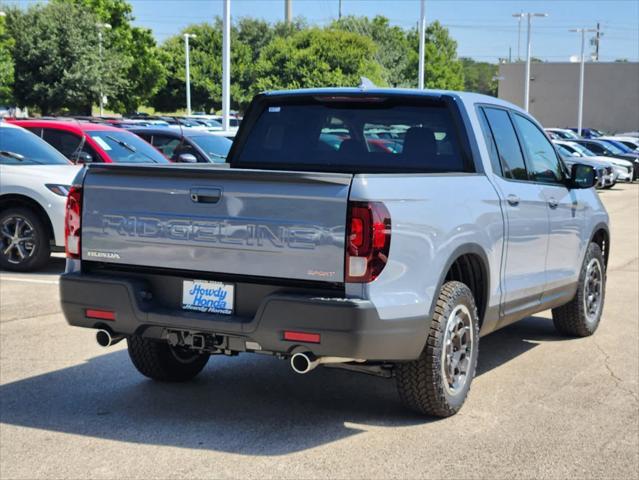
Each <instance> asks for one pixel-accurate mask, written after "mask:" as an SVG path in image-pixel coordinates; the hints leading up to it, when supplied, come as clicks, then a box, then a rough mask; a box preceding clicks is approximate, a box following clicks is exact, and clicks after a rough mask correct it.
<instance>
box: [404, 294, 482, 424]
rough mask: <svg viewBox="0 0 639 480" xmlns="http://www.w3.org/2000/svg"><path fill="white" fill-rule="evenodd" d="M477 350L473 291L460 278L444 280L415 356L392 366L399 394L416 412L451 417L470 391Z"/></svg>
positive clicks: (477, 320) (477, 321)
mask: <svg viewBox="0 0 639 480" xmlns="http://www.w3.org/2000/svg"><path fill="white" fill-rule="evenodd" d="M478 351H479V318H478V315H477V307H476V306H475V299H474V297H473V294H472V292H471V291H470V289H469V288H468V287H467V286H466V285H465V284H463V283H461V282H446V283H445V284H444V285H443V286H442V289H441V291H440V293H439V297H438V299H437V305H436V306H435V313H434V315H433V320H432V322H431V326H430V331H429V333H428V338H427V340H426V346H425V347H424V350H423V351H422V354H421V356H420V357H419V358H418V359H417V360H413V361H412V362H405V363H398V364H397V369H396V374H397V375H396V377H397V389H398V391H399V396H400V398H401V399H402V401H403V402H404V404H405V405H406V406H407V407H408V408H410V409H411V410H414V411H416V412H418V413H422V414H427V415H433V416H437V417H448V416H450V415H454V414H455V413H457V412H458V411H459V409H460V408H461V407H462V405H463V404H464V401H465V400H466V396H467V395H468V391H469V390H470V384H471V382H472V380H473V377H474V376H475V369H476V367H477V354H478Z"/></svg>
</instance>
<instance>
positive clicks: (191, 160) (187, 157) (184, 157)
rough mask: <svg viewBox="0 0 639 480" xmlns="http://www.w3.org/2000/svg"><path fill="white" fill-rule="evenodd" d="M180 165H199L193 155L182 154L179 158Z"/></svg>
mask: <svg viewBox="0 0 639 480" xmlns="http://www.w3.org/2000/svg"><path fill="white" fill-rule="evenodd" d="M178 162H180V163H197V158H195V155H193V154H192V153H182V154H180V156H179V157H178Z"/></svg>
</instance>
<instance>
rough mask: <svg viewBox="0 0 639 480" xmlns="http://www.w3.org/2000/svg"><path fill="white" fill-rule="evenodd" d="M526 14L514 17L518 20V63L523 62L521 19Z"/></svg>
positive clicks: (521, 13)
mask: <svg viewBox="0 0 639 480" xmlns="http://www.w3.org/2000/svg"><path fill="white" fill-rule="evenodd" d="M523 16H524V13H523V12H519V13H513V17H515V18H516V19H517V61H518V62H519V61H521V19H522V18H523Z"/></svg>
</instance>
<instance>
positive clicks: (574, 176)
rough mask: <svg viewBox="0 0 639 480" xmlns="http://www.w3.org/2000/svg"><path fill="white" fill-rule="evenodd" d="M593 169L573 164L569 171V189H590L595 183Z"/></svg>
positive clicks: (580, 164) (588, 166)
mask: <svg viewBox="0 0 639 480" xmlns="http://www.w3.org/2000/svg"><path fill="white" fill-rule="evenodd" d="M595 177H596V175H595V169H594V168H592V167H591V166H590V165H584V164H583V163H575V164H573V165H572V167H571V169H570V185H569V187H570V188H591V187H594V186H595V183H596V182H597V180H596V178H595Z"/></svg>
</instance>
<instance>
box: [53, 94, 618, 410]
mask: <svg viewBox="0 0 639 480" xmlns="http://www.w3.org/2000/svg"><path fill="white" fill-rule="evenodd" d="M228 163H229V165H227V166H214V165H211V166H208V165H207V166H205V167H196V166H191V165H170V166H165V165H108V164H91V165H89V166H88V169H86V172H85V173H83V174H82V175H80V176H79V177H78V178H77V179H76V182H75V185H74V186H73V188H72V190H71V193H70V194H69V199H68V206H67V218H66V251H67V257H68V260H67V267H66V272H65V273H64V275H63V276H62V278H61V282H60V293H61V301H62V308H63V310H64V314H65V316H66V318H67V320H68V322H69V323H70V324H71V325H75V326H80V327H86V328H93V329H97V330H98V331H97V340H98V342H99V343H100V344H101V345H104V346H108V345H112V344H114V343H116V342H118V341H119V340H122V339H124V338H125V339H126V340H127V344H128V351H129V354H130V357H131V360H132V362H133V364H134V365H135V367H136V368H137V369H138V370H139V371H140V372H141V373H142V374H144V375H146V376H147V377H150V378H152V379H155V380H160V381H184V380H188V379H190V378H192V377H194V376H195V375H197V374H198V373H199V372H200V371H201V370H202V369H203V368H204V366H205V364H206V363H207V361H208V359H209V356H210V355H214V354H215V355H217V354H225V355H236V354H238V353H242V352H254V353H262V354H269V355H274V356H276V357H278V358H281V359H286V360H288V361H289V362H290V365H291V367H292V369H293V370H294V371H295V372H297V373H307V372H309V371H311V370H312V369H314V368H315V367H316V366H318V365H320V364H323V365H326V366H331V367H340V368H346V369H350V370H354V371H360V372H366V373H372V374H376V375H381V376H386V377H395V378H396V381H397V386H398V390H399V395H400V397H401V398H402V400H403V401H404V403H405V404H406V405H407V406H408V407H410V408H412V409H414V410H416V411H418V412H422V413H425V414H429V415H435V416H448V415H452V414H454V413H455V412H457V411H458V410H459V409H460V408H461V406H462V404H463V403H464V400H465V398H466V396H467V393H468V391H469V388H470V384H471V381H472V379H473V376H474V375H475V370H476V365H477V354H478V347H479V342H480V337H481V336H483V335H486V334H488V333H490V332H493V331H495V330H497V329H499V328H501V327H504V326H506V325H508V324H510V323H512V322H515V321H517V320H520V319H522V318H524V317H527V316H529V315H532V314H534V313H536V312H540V311H542V310H546V309H552V315H553V321H554V324H555V326H556V327H557V329H558V330H559V332H561V333H562V334H566V335H572V336H579V337H583V336H587V335H591V334H592V333H593V332H594V331H595V330H596V328H597V326H598V324H599V321H600V318H601V314H602V309H603V304H604V291H605V281H606V263H607V259H608V253H609V250H610V247H609V238H610V236H609V230H608V215H607V213H606V211H605V209H604V207H603V206H602V204H601V202H600V200H599V198H598V196H597V193H596V192H595V191H594V189H593V188H591V187H592V186H593V185H594V183H595V178H594V173H593V169H592V167H590V166H587V165H581V164H575V165H573V166H572V167H571V170H570V171H568V170H567V169H566V167H565V166H564V164H563V163H562V161H561V159H560V157H559V155H558V154H557V152H556V151H555V148H554V147H553V144H552V143H551V142H550V140H549V139H548V138H547V137H546V135H545V134H544V132H543V130H542V128H541V126H540V125H539V124H538V123H537V122H536V121H535V120H534V119H533V118H531V117H530V116H529V115H528V114H527V113H526V112H524V111H522V110H521V109H519V108H517V107H515V106H514V105H511V104H509V103H506V102H503V101H501V100H498V99H495V98H492V97H487V96H482V95H476V94H470V93H455V92H444V91H441V92H440V91H413V90H391V89H368V90H367V89H350V88H339V89H316V90H298V91H284V92H273V93H264V94H260V95H258V96H257V97H256V98H255V99H254V100H253V102H252V104H251V105H250V108H249V109H248V111H247V113H246V116H245V117H244V121H243V122H242V126H241V127H240V130H239V132H238V134H237V137H236V140H235V142H234V144H233V147H232V149H231V151H230V152H229V157H228Z"/></svg>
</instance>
